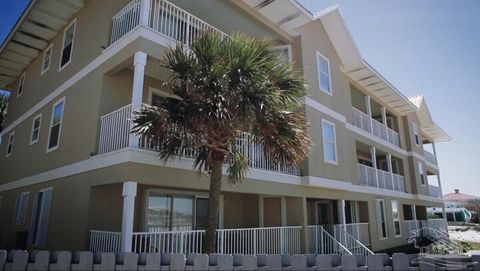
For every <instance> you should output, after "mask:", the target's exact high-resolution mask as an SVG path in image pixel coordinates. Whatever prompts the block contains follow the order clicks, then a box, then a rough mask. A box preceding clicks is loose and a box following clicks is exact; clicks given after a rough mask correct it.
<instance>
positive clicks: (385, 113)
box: [382, 106, 388, 127]
mask: <svg viewBox="0 0 480 271" xmlns="http://www.w3.org/2000/svg"><path fill="white" fill-rule="evenodd" d="M382 123H383V125H385V126H387V127H388V125H387V109H386V108H385V106H382Z"/></svg>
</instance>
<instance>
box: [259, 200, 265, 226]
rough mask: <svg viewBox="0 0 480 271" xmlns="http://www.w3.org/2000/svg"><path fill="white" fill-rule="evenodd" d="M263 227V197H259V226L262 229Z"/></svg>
mask: <svg viewBox="0 0 480 271" xmlns="http://www.w3.org/2000/svg"><path fill="white" fill-rule="evenodd" d="M263 225H264V221H263V196H258V226H259V227H260V228H261V227H263Z"/></svg>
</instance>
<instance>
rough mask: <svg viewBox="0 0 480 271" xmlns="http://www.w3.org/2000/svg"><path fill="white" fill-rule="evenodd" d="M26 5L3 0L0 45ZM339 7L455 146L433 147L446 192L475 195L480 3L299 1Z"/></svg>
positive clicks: (372, 57)
mask: <svg viewBox="0 0 480 271" xmlns="http://www.w3.org/2000/svg"><path fill="white" fill-rule="evenodd" d="M27 2H28V0H15V1H11V0H0V18H1V19H0V41H3V39H4V38H5V37H6V35H7V34H8V32H9V31H10V28H11V27H12V25H13V24H14V23H15V21H16V19H17V17H18V16H19V15H20V13H21V11H22V10H23V8H24V6H25V5H26V3H27ZM300 2H301V3H302V4H303V5H304V6H306V7H307V8H308V9H310V10H311V11H313V12H316V11H318V10H320V9H323V8H326V7H328V6H330V5H333V4H336V3H337V4H339V5H340V8H341V10H342V13H343V15H344V17H345V19H346V21H347V25H348V27H349V28H350V31H351V33H352V35H353V38H354V39H355V41H356V43H357V45H358V47H359V49H360V51H361V53H362V55H363V57H364V58H365V59H366V60H367V61H368V62H369V63H370V64H371V65H372V66H374V67H375V69H376V70H378V71H379V72H380V73H382V75H384V76H385V77H386V78H387V79H388V80H389V81H390V82H391V83H392V84H393V85H395V86H396V87H397V88H398V89H399V90H401V91H402V92H403V93H404V94H405V95H407V96H413V95H417V94H424V95H425V98H426V99H427V103H428V106H429V108H430V111H431V112H432V115H433V117H434V119H435V121H436V122H437V123H438V124H439V125H440V126H441V127H442V128H443V129H444V130H445V131H447V133H449V134H450V136H452V137H453V141H451V142H445V143H439V144H437V152H438V159H439V164H440V168H441V177H442V183H443V187H444V189H443V191H444V192H445V193H446V192H450V191H453V189H454V188H459V189H460V190H461V192H465V193H470V194H476V195H480V178H479V177H478V174H476V173H475V171H476V167H477V166H479V162H480V159H478V157H479V155H480V140H479V139H477V137H478V135H479V134H480V106H479V104H480V103H479V102H480V93H479V91H478V86H480V68H479V64H480V51H479V50H480V1H476V0H463V1H453V0H422V1H418V0H402V1H392V0H362V1H357V0H349V1H347V0H322V1H318V0H300Z"/></svg>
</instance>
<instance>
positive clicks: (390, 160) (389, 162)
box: [387, 153, 398, 190]
mask: <svg viewBox="0 0 480 271" xmlns="http://www.w3.org/2000/svg"><path fill="white" fill-rule="evenodd" d="M387 168H388V172H390V181H391V182H392V189H393V190H395V182H394V181H393V166H392V154H391V153H387ZM397 188H398V187H397Z"/></svg>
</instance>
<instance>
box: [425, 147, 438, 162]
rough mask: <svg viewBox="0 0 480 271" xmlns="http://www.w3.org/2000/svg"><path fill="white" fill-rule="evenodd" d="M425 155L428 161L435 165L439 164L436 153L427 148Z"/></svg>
mask: <svg viewBox="0 0 480 271" xmlns="http://www.w3.org/2000/svg"><path fill="white" fill-rule="evenodd" d="M423 156H424V157H425V160H427V162H430V163H432V164H434V165H438V164H437V157H436V156H435V154H433V153H431V152H429V151H427V150H423Z"/></svg>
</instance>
